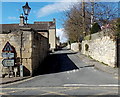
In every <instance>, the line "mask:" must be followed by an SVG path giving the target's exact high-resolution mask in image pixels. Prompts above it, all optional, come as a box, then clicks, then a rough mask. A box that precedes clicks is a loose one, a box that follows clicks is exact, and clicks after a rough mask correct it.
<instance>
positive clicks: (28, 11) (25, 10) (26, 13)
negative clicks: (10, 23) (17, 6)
mask: <svg viewBox="0 0 120 97" xmlns="http://www.w3.org/2000/svg"><path fill="white" fill-rule="evenodd" d="M22 8H23V11H24V14H25V15H28V14H29V13H30V10H31V8H30V7H29V5H28V2H26V4H25V6H22Z"/></svg>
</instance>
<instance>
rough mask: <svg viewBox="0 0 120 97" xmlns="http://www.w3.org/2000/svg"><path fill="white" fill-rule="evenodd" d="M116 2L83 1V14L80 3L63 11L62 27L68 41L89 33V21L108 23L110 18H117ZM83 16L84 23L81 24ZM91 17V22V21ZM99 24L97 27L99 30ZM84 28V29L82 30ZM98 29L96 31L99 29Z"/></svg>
mask: <svg viewBox="0 0 120 97" xmlns="http://www.w3.org/2000/svg"><path fill="white" fill-rule="evenodd" d="M116 5H117V3H109V2H106V3H105V2H85V3H84V7H85V8H84V16H83V11H82V4H81V3H78V4H76V5H74V6H73V7H72V8H71V9H70V10H69V11H67V12H66V13H65V16H66V21H65V22H64V29H65V32H67V34H68V37H69V40H70V41H78V40H79V38H80V37H81V36H82V37H83V36H84V33H83V32H84V31H85V32H86V35H88V34H91V33H90V31H91V30H90V29H91V23H92V22H96V23H98V24H99V25H100V26H102V25H104V24H106V23H109V21H111V20H112V19H115V18H117V16H118V8H117V7H116ZM83 17H84V25H83V22H82V21H83ZM91 19H92V22H91ZM100 26H99V27H98V28H99V30H100ZM83 28H84V30H83ZM99 30H98V31H99Z"/></svg>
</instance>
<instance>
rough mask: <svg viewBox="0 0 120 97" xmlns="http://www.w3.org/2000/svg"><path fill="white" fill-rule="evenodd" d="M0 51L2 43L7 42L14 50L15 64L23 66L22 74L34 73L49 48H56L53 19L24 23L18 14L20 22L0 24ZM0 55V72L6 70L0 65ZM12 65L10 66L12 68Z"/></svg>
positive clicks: (0, 60) (0, 59) (0, 57)
mask: <svg viewBox="0 0 120 97" xmlns="http://www.w3.org/2000/svg"><path fill="white" fill-rule="evenodd" d="M0 26H2V30H1V31H0V49H1V50H0V53H2V49H3V48H4V45H5V44H6V43H7V42H9V43H10V44H11V45H12V46H13V47H14V48H15V51H16V57H15V66H16V67H17V68H18V71H19V70H20V68H19V66H20V65H23V66H24V75H31V76H32V75H34V73H35V72H36V70H37V69H38V67H39V65H40V64H41V62H42V61H43V60H44V58H45V57H46V56H47V54H48V51H49V49H50V50H52V49H56V24H55V19H54V20H53V21H49V22H34V24H27V25H26V24H25V23H24V17H23V16H22V15H21V16H20V24H0ZM2 60H3V58H2V56H0V72H3V71H5V72H6V71H8V68H7V67H4V66H3V65H2ZM13 69H14V67H12V70H13Z"/></svg>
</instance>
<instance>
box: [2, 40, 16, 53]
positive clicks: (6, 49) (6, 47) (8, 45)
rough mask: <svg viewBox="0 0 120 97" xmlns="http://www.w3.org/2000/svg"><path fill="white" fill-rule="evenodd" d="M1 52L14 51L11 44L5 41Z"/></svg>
mask: <svg viewBox="0 0 120 97" xmlns="http://www.w3.org/2000/svg"><path fill="white" fill-rule="evenodd" d="M2 52H15V50H14V47H13V46H11V44H10V43H9V42H7V43H6V44H5V46H4V48H3V50H2Z"/></svg>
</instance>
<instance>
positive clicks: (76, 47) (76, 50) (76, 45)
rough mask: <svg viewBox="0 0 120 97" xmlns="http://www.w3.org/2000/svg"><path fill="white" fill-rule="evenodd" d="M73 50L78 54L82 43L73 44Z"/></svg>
mask: <svg viewBox="0 0 120 97" xmlns="http://www.w3.org/2000/svg"><path fill="white" fill-rule="evenodd" d="M71 50H73V51H75V52H78V51H79V50H80V43H71Z"/></svg>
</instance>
